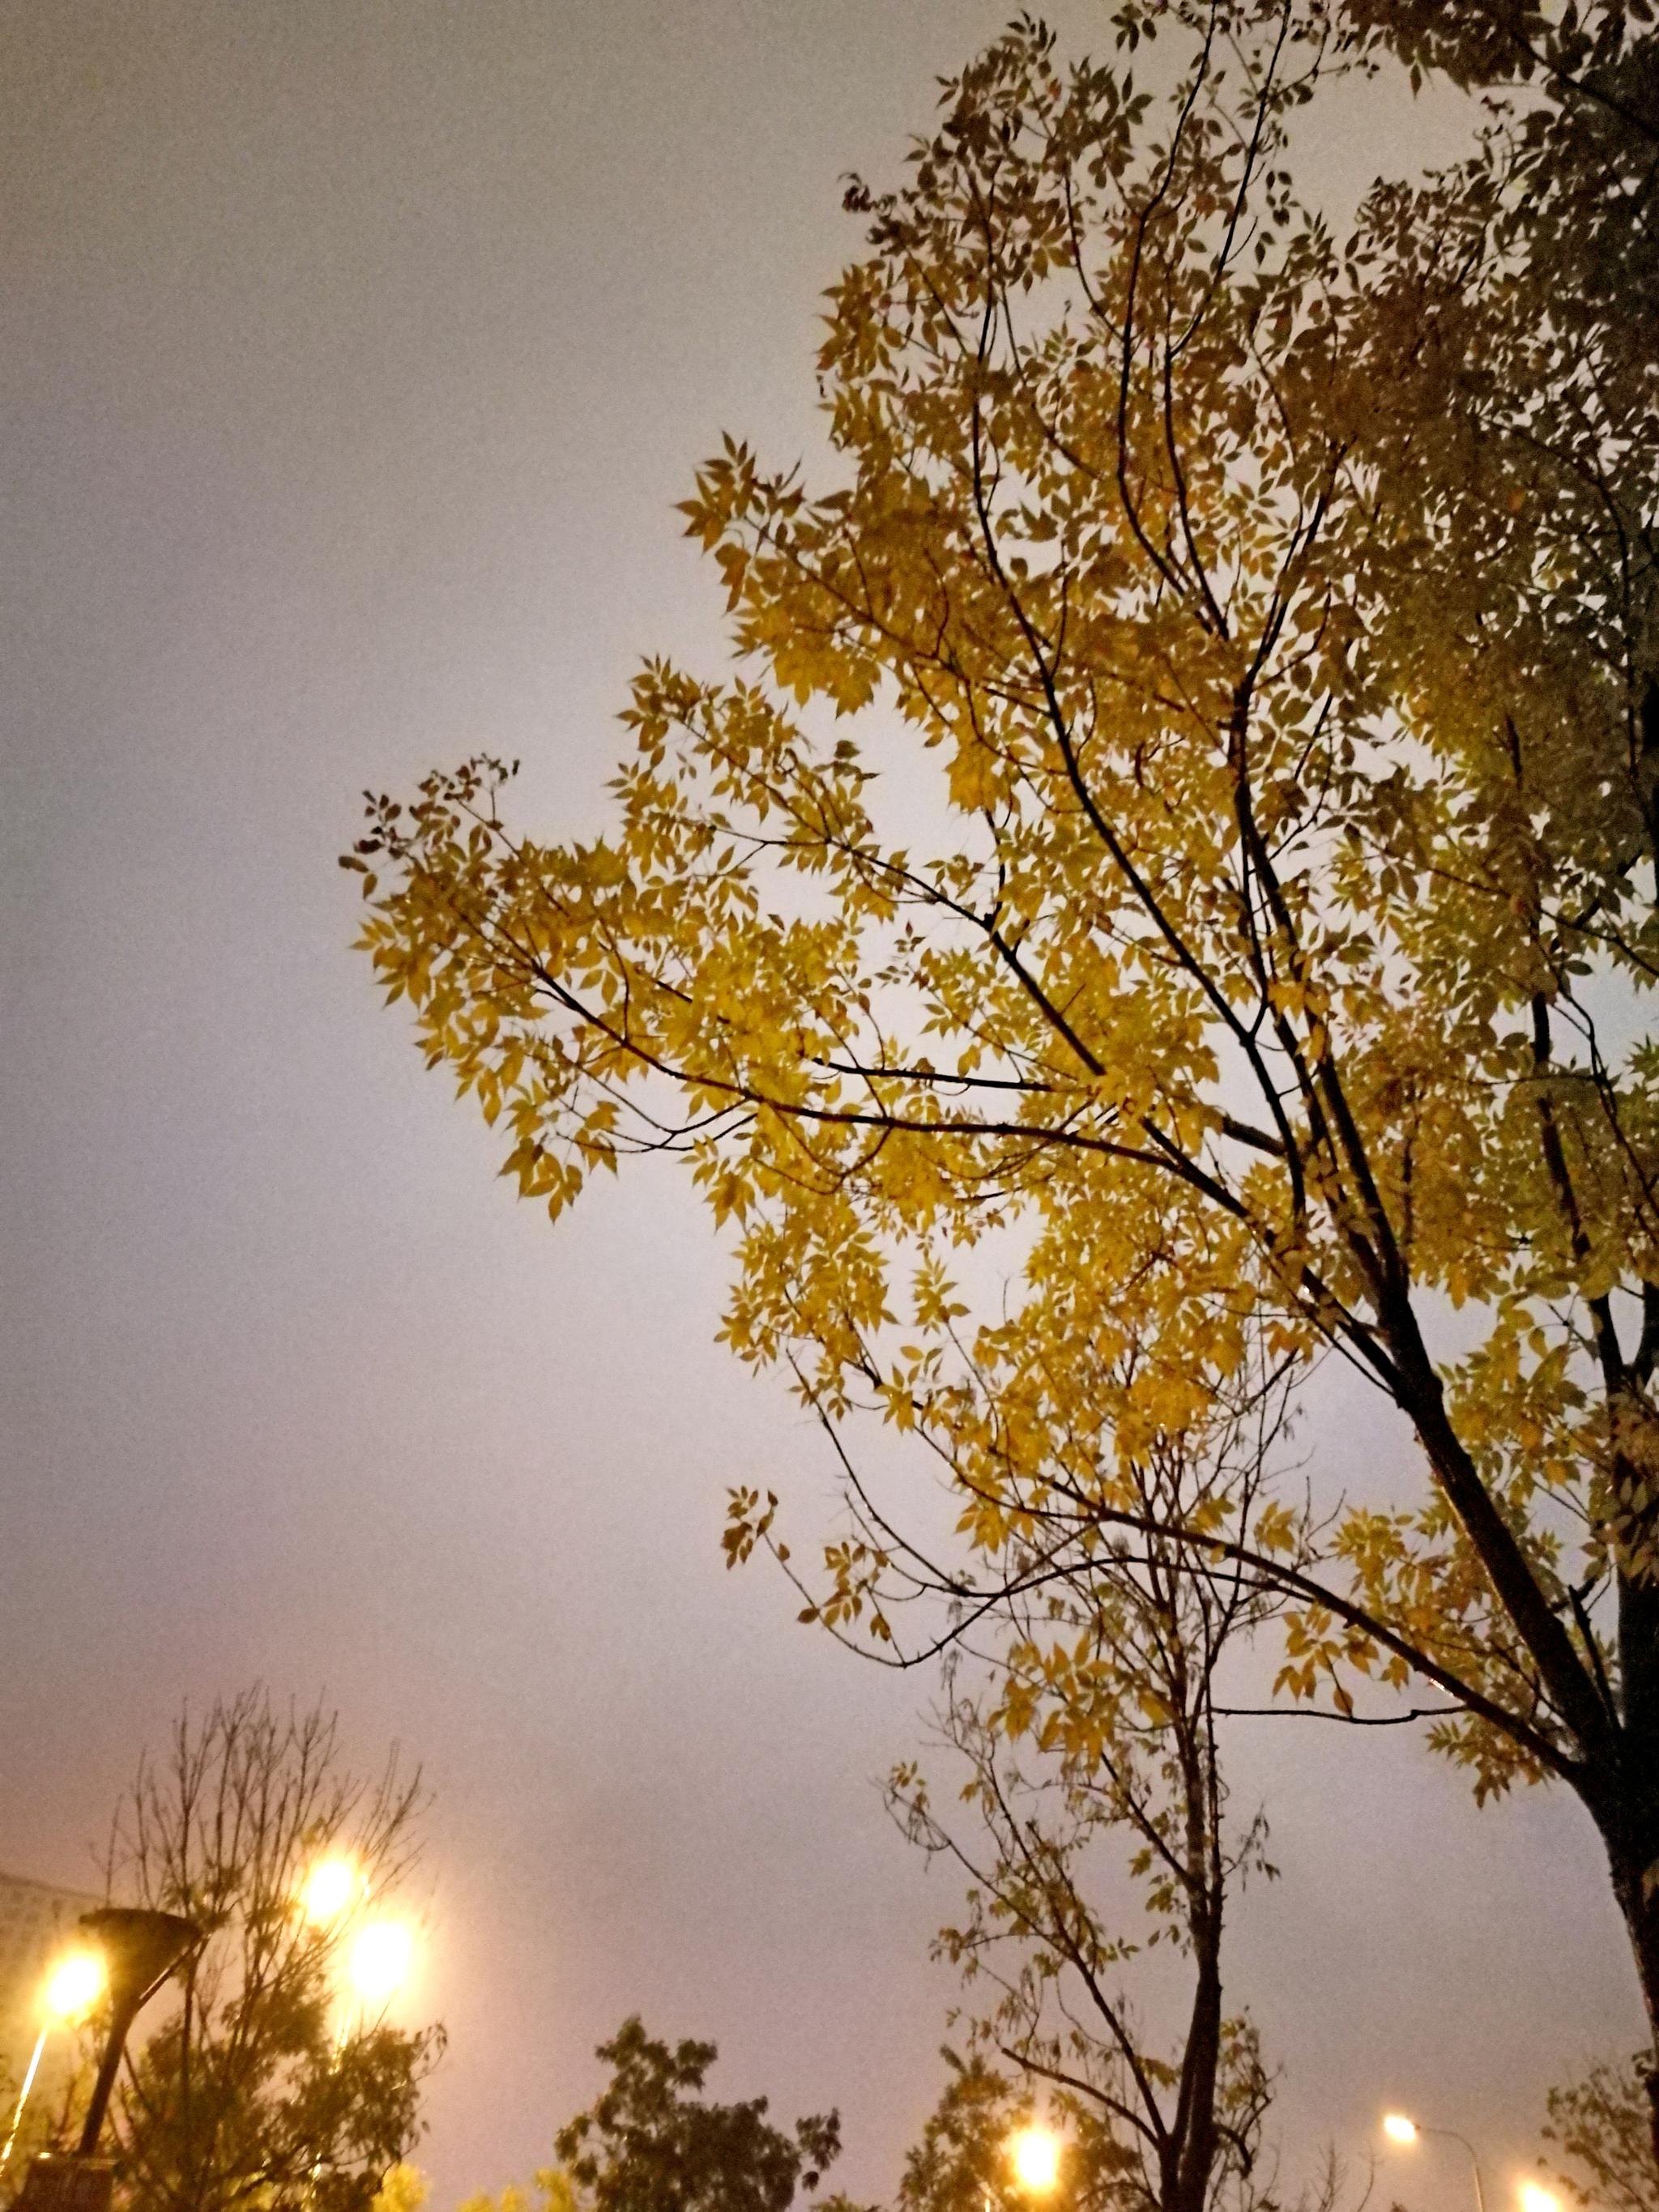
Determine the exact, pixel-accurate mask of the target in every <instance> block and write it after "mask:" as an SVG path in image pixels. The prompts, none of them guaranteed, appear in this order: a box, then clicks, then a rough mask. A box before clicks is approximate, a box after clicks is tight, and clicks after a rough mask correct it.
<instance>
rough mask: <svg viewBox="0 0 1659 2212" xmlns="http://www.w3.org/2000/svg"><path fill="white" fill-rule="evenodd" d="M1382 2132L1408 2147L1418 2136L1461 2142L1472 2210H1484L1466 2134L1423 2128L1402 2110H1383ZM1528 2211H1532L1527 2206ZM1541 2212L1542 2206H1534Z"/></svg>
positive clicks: (1476, 2165) (1477, 2166)
mask: <svg viewBox="0 0 1659 2212" xmlns="http://www.w3.org/2000/svg"><path fill="white" fill-rule="evenodd" d="M1383 2134H1384V2135H1385V2136H1387V2137H1388V2138H1389V2142H1396V2143H1399V2144H1401V2146H1402V2147H1403V2148H1408V2147H1409V2146H1410V2145H1411V2144H1413V2143H1414V2142H1416V2141H1417V2139H1418V2137H1419V2136H1443V2137H1444V2138H1445V2140H1446V2141H1447V2142H1455V2143H1461V2144H1462V2147H1463V2148H1464V2149H1465V2150H1466V2151H1467V2152H1468V2156H1469V2170H1470V2172H1472V2173H1473V2174H1474V2212H1486V2191H1485V2190H1484V2189H1483V2188H1482V2187H1481V2185H1480V2160H1479V2159H1478V2158H1477V2157H1476V2156H1475V2154H1474V2144H1473V2143H1472V2142H1470V2141H1469V2139H1468V2136H1460V2135H1459V2134H1458V2132H1457V2130H1456V2129H1455V2128H1425V2126H1423V2125H1422V2124H1421V2123H1420V2122H1419V2121H1417V2120H1413V2119H1411V2118H1407V2115H1406V2114H1405V2113H1404V2112H1385V2113H1384V2114H1383ZM1528 2212H1534V2208H1533V2207H1530V2206H1529V2207H1528ZM1536 2212H1542V2208H1541V2207H1539V2208H1536Z"/></svg>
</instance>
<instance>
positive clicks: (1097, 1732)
mask: <svg viewBox="0 0 1659 2212" xmlns="http://www.w3.org/2000/svg"><path fill="white" fill-rule="evenodd" d="M1102 1395H1106V1394H1105V1393H1104V1392H1103V1394H1102ZM1278 1408H1279V1396H1278V1393H1277V1391H1276V1389H1273V1387H1271V1383H1270V1385H1269V1387H1268V1388H1267V1389H1265V1390H1262V1389H1258V1390H1257V1391H1255V1392H1252V1393H1249V1394H1247V1395H1246V1396H1245V1398H1244V1400H1243V1403H1242V1404H1239V1405H1236V1406H1218V1407H1216V1408H1214V1409H1213V1411H1212V1416H1211V1418H1210V1419H1209V1420H1208V1421H1207V1422H1206V1423H1205V1424H1204V1425H1198V1424H1194V1427H1193V1429H1192V1430H1191V1431H1188V1433H1187V1434H1185V1435H1184V1436H1181V1437H1162V1438H1160V1439H1158V1441H1156V1442H1155V1443H1152V1445H1150V1446H1149V1447H1148V1448H1147V1449H1146V1450H1145V1451H1144V1453H1143V1454H1142V1455H1141V1456H1140V1457H1139V1459H1138V1460H1136V1461H1135V1462H1130V1463H1129V1464H1128V1465H1127V1468H1126V1469H1125V1479H1126V1480H1127V1481H1129V1482H1130V1483H1131V1484H1133V1486H1134V1487H1135V1489H1136V1492H1137V1493H1138V1497H1139V1504H1140V1506H1141V1510H1142V1511H1143V1512H1144V1514H1145V1516H1146V1518H1147V1519H1148V1520H1149V1521H1155V1522H1158V1523H1160V1524H1166V1525H1167V1524H1169V1523H1170V1522H1176V1523H1181V1524H1185V1523H1188V1522H1202V1521H1203V1520H1204V1519H1205V1518H1206V1514H1207V1512H1208V1511H1209V1510H1210V1508H1211V1506H1212V1501H1214V1500H1216V1499H1218V1498H1225V1499H1226V1500H1227V1502H1228V1506H1229V1510H1232V1511H1236V1512H1243V1513H1247V1514H1248V1512H1249V1506H1250V1500H1251V1498H1252V1497H1253V1496H1254V1494H1255V1492H1256V1491H1257V1490H1258V1489H1260V1487H1261V1484H1262V1482H1263V1480H1264V1476H1265V1471H1266V1468H1267V1458H1268V1453H1269V1449H1270V1447H1271V1445H1272V1443H1273V1439H1274V1437H1275V1435H1276V1432H1277V1419H1276V1415H1277V1411H1278ZM1082 1442H1083V1440H1082V1439H1080V1438H1079V1439H1074V1445H1075V1446H1077V1447H1079V1448H1080V1447H1081V1446H1082ZM1097 1456H1098V1453H1097V1450H1096V1451H1095V1452H1094V1453H1092V1454H1091V1457H1092V1458H1096V1459H1097ZM1090 1536H1091V1528H1090V1526H1089V1523H1088V1522H1087V1521H1086V1519H1085V1521H1084V1522H1083V1523H1082V1525H1080V1526H1074V1527H1073V1528H1071V1529H1069V1530H1066V1529H1064V1528H1063V1527H1062V1524H1061V1516H1060V1515H1059V1514H1055V1513H1051V1514H1049V1515H1048V1516H1047V1518H1046V1523H1045V1526H1044V1528H1043V1531H1042V1538H1041V1541H1040V1544H1039V1545H1038V1546H1037V1547H1021V1549H1020V1552H1019V1553H1018V1556H1016V1557H1015V1558H1014V1559H1012V1560H1011V1561H1010V1562H1009V1563H1008V1571H1007V1573H1006V1577H1005V1580H1004V1582H1003V1583H1002V1584H1001V1585H1000V1589H999V1592H998V1595H999V1599H1000V1602H999V1603H998V1604H997V1605H996V1606H995V1607H994V1608H993V1609H992V1610H990V1611H989V1612H988V1613H981V1620H982V1621H983V1620H991V1621H994V1623H995V1624H996V1626H997V1629H998V1631H999V1633H998V1634H997V1635H996V1636H995V1637H994V1638H993V1639H992V1640H991V1642H990V1644H989V1648H988V1650H987V1649H985V1648H984V1644H983V1639H982V1638H981V1635H980V1634H978V1633H972V1632H970V1633H969V1634H965V1635H964V1636H963V1638H961V1639H960V1640H958V1641H957V1643H956V1644H954V1645H953V1648H952V1652H951V1663H950V1666H949V1668H948V1671H947V1683H948V1694H947V1699H946V1702H945V1706H944V1708H943V1710H942V1711H941V1713H940V1716H939V1719H940V1723H941V1733H942V1735H943V1736H944V1738H945V1741H946V1742H947V1743H948V1745H949V1746H950V1747H951V1749H952V1750H953V1751H954V1752H955V1753H957V1757H958V1759H959V1760H960V1761H961V1762H962V1763H963V1764H965V1765H966V1768H967V1771H968V1775H969V1779H968V1781H967V1783H966V1784H965V1786H964V1787H963V1790H962V1791H961V1793H960V1794H961V1798H962V1800H963V1802H965V1803H966V1804H967V1805H968V1806H969V1808H970V1809H969V1815H968V1818H967V1821H966V1823H965V1824H964V1822H963V1820H961V1819H960V1818H958V1819H957V1820H951V1819H949V1818H947V1817H946V1816H945V1815H944V1814H942V1813H941V1812H940V1811H939V1808H938V1807H937V1805H936V1803H935V1801H934V1799H933V1795H932V1793H931V1792H930V1790H929V1788H928V1784H927V1779H926V1778H925V1777H924V1776H923V1774H922V1773H921V1771H920V1770H919V1769H918V1768H917V1767H915V1765H906V1766H904V1767H902V1768H900V1769H899V1770H898V1771H897V1772H896V1775H895V1777H894V1778H893V1783H892V1788H891V1795H892V1801H893V1802H894V1804H895V1807H896V1810H897V1811H898V1813H899V1814H900V1817H901V1819H902V1821H903V1824H904V1826H905V1828H906V1830H907V1832H908V1834H909V1835H910V1837H911V1838H912V1840H913V1841H915V1842H916V1843H917V1844H921V1846H922V1847H923V1848H924V1849H925V1850H928V1851H929V1852H931V1853H933V1854H935V1855H937V1856H939V1857H946V1858H948V1859H950V1860H951V1861H953V1862H954V1863H956V1864H957V1866H958V1867H959V1868H960V1869H962V1870H963V1872H964V1873H965V1874H966V1875H967V1876H968V1878H969V1890H968V1910H967V1913H966V1917H964V1918H963V1920H962V1921H961V1922H960V1923H957V1925H954V1926H951V1927H947V1928H946V1929H944V1930H943V1931H942V1934H941V1936H940V1939H939V1947H938V1948H939V1951H940V1953H941V1954H942V1955H944V1956H945V1957H947V1958H948V1959H950V1960H951V1961H952V1962H953V1963H954V1964H956V1965H957V1966H959V1967H960V1968H961V1969H962V1970H963V1973H964V1975H965V1976H966V1978H967V1979H968V1982H969V1987H970V1990H971V1989H973V1988H974V1987H975V1986H977V1985H978V1984H981V1981H982V1982H986V1983H988V1984H989V1985H990V1987H991V1989H992V1990H993V1991H994V1996H993V1999H992V2001H991V2002H990V2005H989V2007H988V2008H987V2010H986V2011H985V2012H984V2013H983V2014H981V2015H980V2016H979V2018H978V2019H977V2020H976V2021H975V2044H976V2045H988V2046H990V2047H992V2048H994V2050H995V2051H998V2052H999V2053H1000V2056H1001V2057H1003V2058H1004V2059H1006V2060H1008V2061H1012V2063H1015V2064H1017V2065H1018V2067H1019V2068H1020V2069H1022V2070H1023V2072H1024V2073H1025V2074H1027V2075H1038V2076H1040V2077H1042V2078H1043V2079H1045V2080H1047V2081H1048V2082H1050V2083H1052V2084H1054V2085H1055V2087H1056V2088H1057V2090H1058V2092H1059V2093H1060V2099H1061V2100H1062V2102H1063V2104H1064V2106H1065V2108H1066V2110H1067V2111H1068V2112H1070V2114H1071V2115H1072V2118H1073V2165H1074V2166H1076V2167H1079V2168H1083V2169H1086V2173H1087V2177H1088V2179H1087V2184H1086V2186H1085V2182H1084V2179H1083V2176H1082V2174H1081V2172H1074V2173H1073V2185H1074V2191H1075V2193H1077V2194H1078V2196H1079V2200H1080V2201H1082V2202H1086V2203H1093V2202H1106V2201H1109V2202H1110V2203H1113V2204H1114V2205H1115V2206H1119V2207H1122V2208H1125V2212H1127V2208H1133V2209H1134V2212H1206V2208H1207V2207H1210V2206H1212V2205H1218V2204H1229V2205H1239V2206H1245V2207H1249V2206H1253V2205H1255V2203H1257V2202H1258V2201H1259V2196H1260V2193H1259V2191H1257V2189H1256V2185H1255V2171H1256V2165H1257V2160H1258V2156H1259V2153H1260V2148H1261V2124H1262V2120H1263V2118H1264V2116H1265V2113H1266V2112H1267V2105H1268V2101H1269V2097H1270V2091H1271V2084H1270V2081H1269V2077H1268V2075H1267V2069H1266V2068H1265V2067H1264V2065H1263V2063H1262V2060H1261V2051H1260V2046H1259V2043H1258V2039H1257V2037H1256V2034H1255V2029H1254V2028H1253V2027H1252V2026H1251V2024H1250V2022H1249V2019H1248V2016H1246V2015H1244V2014H1243V2013H1242V2012H1239V2011H1237V2010H1235V2011H1233V2012H1232V2013H1231V2014H1230V2013H1229V2011H1228V2009H1227V2008H1226V2006H1225V2002H1224V1994H1223V1976H1222V1959H1223V1936H1224V1929H1225V1922H1226V1918H1227V1909H1228V1905H1229V1902H1230V1899H1231V1893H1232V1892H1233V1890H1234V1889H1235V1888H1236V1887H1237V1886H1238V1885H1239V1884H1240V1883H1242V1881H1243V1879H1244V1878H1245V1876H1246V1875H1247V1874H1248V1873H1249V1872H1250V1871H1253V1870H1254V1871H1266V1872H1268V1873H1271V1872H1272V1869H1271V1868H1269V1867H1267V1861H1266V1857H1265V1850H1264V1847H1265V1843H1266V1827H1265V1823H1264V1821H1263V1820H1262V1819H1261V1815H1260V1814H1257V1815H1256V1816H1255V1818H1254V1819H1251V1820H1246V1821H1245V1822H1243V1824H1235V1823H1234V1822H1233V1821H1232V1820H1230V1818H1229V1817H1228V1813H1227V1791H1226V1786H1225V1779H1224V1776H1223V1771H1222V1758H1221V1747H1220V1730H1221V1723H1222V1718H1223V1714H1224V1711H1225V1707H1224V1705H1223V1700H1222V1697H1221V1695H1220V1694H1219V1693H1218V1673H1219V1671H1220V1669H1221V1668H1222V1667H1223V1664H1224V1662H1225V1661H1226V1660H1227V1659H1229V1658H1230V1657H1233V1656H1236V1654H1235V1653H1234V1651H1233V1647H1234V1646H1235V1645H1236V1644H1238V1643H1239V1642H1240V1641H1241V1640H1242V1639H1243V1638H1248V1636H1249V1634H1250V1632H1252V1631H1253V1630H1254V1629H1255V1627H1256V1626H1258V1624H1259V1623H1260V1621H1261V1620H1262V1618H1263V1617H1264V1614H1265V1613H1266V1612H1267V1601H1265V1600H1264V1598H1263V1597H1262V1595H1261V1594H1260V1592H1259V1591H1258V1590H1257V1589H1255V1587H1254V1584H1253V1583H1252V1581H1251V1579H1250V1578H1249V1577H1247V1576H1245V1575H1244V1574H1243V1572H1241V1571H1240V1570H1239V1568H1238V1567H1237V1565H1235V1564H1231V1563H1227V1562H1219V1561H1208V1562H1205V1563H1203V1564H1201V1565H1200V1566H1199V1567H1198V1568H1197V1570H1196V1571H1194V1568H1193V1566H1192V1565H1191V1563H1190V1562H1189V1559H1188V1557H1187V1555H1186V1553H1185V1551H1184V1547H1182V1546H1181V1545H1180V1544H1179V1542H1178V1541H1175V1540H1172V1539H1170V1538H1168V1537H1164V1536H1158V1537H1154V1538H1153V1539H1152V1540H1151V1541H1150V1542H1149V1544H1148V1546H1147V1549H1146V1553H1145V1555H1144V1557H1139V1558H1130V1557H1124V1556H1121V1555H1120V1553H1119V1551H1118V1550H1115V1549H1114V1548H1113V1547H1101V1546H1099V1545H1098V1544H1093V1543H1091V1541H1090ZM1034 1569H1037V1570H1038V1571H1036V1572H1034V1571H1033V1570H1034ZM1022 1746H1026V1747H1029V1748H1028V1750H1027V1751H1026V1752H1025V1754H1024V1756H1022V1749H1021V1747H1022ZM964 1825H965V1826H966V1828H967V1833H966V1834H965V1835H964V1833H963V1827H964ZM1135 1902H1139V1905H1141V1907H1142V1908H1143V1909H1142V1911H1141V1912H1140V1913H1139V1914H1138V1915H1137V1914H1134V1913H1133V1911H1131V1910H1127V1909H1126V1905H1133V1903H1135ZM1161 1945H1162V1946H1165V1947H1167V1948H1170V1949H1172V1950H1174V1951H1176V1952H1177V1953H1179V1954H1180V1955H1181V1958H1182V1978H1181V1982H1180V1984H1179V1985H1178V1986H1177V1989H1176V1992H1175V1993H1174V1995H1173V1996H1169V1995H1168V1994H1166V1995H1165V1998H1164V2003H1163V2004H1162V2005H1161V2006H1158V2007H1157V2008H1155V2010H1154V2018H1155V2019H1156V2018H1157V2017H1158V2015H1164V2017H1165V2018H1166V2019H1167V2018H1169V2016H1170V2015H1171V2014H1172V2015H1173V2019H1172V2021H1171V2022H1170V2028H1168V2029H1166V2030H1165V2031H1164V2032H1162V2033H1160V2032H1159V2030H1158V2027H1155V2026H1149V2025H1148V2021H1147V2017H1146V2014H1147V2008H1146V2002H1145V1999H1146V1992H1145V1991H1142V1992H1140V1996H1141V2000H1142V2001H1141V2002H1139V2003H1137V2002H1135V1996H1136V1992H1135V1989H1134V1971H1135V1970H1134V1961H1135V1960H1137V1958H1138V1957H1139V1956H1141V1955H1142V1954H1145V1953H1148V1952H1152V1951H1155V1950H1156V1949H1158V1947H1159V1946H1161ZM1166 1978H1167V1977H1166ZM988 2079H989V2077H988V2076H981V2074H980V2073H978V2072H969V2073H967V2074H963V2075H959V2077H958V2078H957V2080H956V2081H953V2082H952V2084H951V2091H950V2093H949V2096H948V2097H947V2107H946V2112H947V2114H948V2115H951V2116H955V2117H957V2118H961V2117H963V2116H964V2115H968V2114H976V2113H981V2112H982V2111H983V2109H984V2099H983V2097H982V2096H981V2091H983V2090H984V2089H985V2088H986V2087H987V2081H988ZM943 2117H944V2116H942V2119H943ZM978 2140H979V2138H978V2137H975V2141H976V2142H977V2141H978ZM930 2170H931V2169H930ZM952 2170H953V2171H955V2170H956V2169H955V2168H953V2169H952ZM967 2170H968V2169H967V2167H966V2166H963V2167H962V2171H963V2172H966V2171H967Z"/></svg>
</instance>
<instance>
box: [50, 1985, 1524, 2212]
mask: <svg viewBox="0 0 1659 2212" xmlns="http://www.w3.org/2000/svg"><path fill="white" fill-rule="evenodd" d="M105 1980H106V1975H105V1972H104V1962H103V1960H101V1959H100V1957H99V1956H98V1954H97V1953H96V1952H95V1951H71V1952H70V1954H69V1956H68V1958H66V1959H60V1960H58V1964H57V1965H56V1966H54V1967H53V1968H52V1972H51V1973H50V1974H48V1975H47V1977H46V2010H47V2011H48V2012H49V2013H50V2014H51V2015H52V2017H53V2018H54V2019H55V2020H63V2021H71V2020H82V2019H84V2018H85V2016H86V2015H87V2014H88V2013H89V2012H90V2011H91V2010H92V2008H93V2007H94V2005H95V2004H96V2003H97V2002H98V2000H99V1998H100V1996H103V1994H104V1983H105ZM1528 2212H1530V2207H1529V2208H1528ZM1540 2212H1542V2208H1540Z"/></svg>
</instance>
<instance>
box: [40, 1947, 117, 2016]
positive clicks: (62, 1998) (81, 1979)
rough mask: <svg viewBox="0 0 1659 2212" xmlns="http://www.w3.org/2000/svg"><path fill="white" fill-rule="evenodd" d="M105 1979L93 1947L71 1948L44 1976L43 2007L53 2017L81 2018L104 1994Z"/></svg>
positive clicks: (102, 1968) (102, 1966) (102, 1964)
mask: <svg viewBox="0 0 1659 2212" xmlns="http://www.w3.org/2000/svg"><path fill="white" fill-rule="evenodd" d="M107 1979H108V1977H107V1975H106V1972H105V1971H104V1962H103V1960H101V1959H100V1957H99V1956H98V1954H97V1953H96V1952H95V1951H71V1952H70V1954H69V1956H68V1957H67V1958H66V1959H60V1960H58V1964H57V1965H56V1966H54V1967H53V1968H52V1972H51V1973H50V1974H48V1975H47V1977H46V2010H47V2011H48V2012H49V2013H50V2014H51V2015H52V2017H53V2018H54V2019H55V2020H63V2021H74V2020H84V2019H85V2017H86V2015H88V2013H89V2012H90V2011H91V2010H92V2008H93V2007H94V2005H95V2004H96V2003H97V2002H98V2000H99V1998H100V1997H101V1996H103V1994H104V1987H105V1984H106V1981H107Z"/></svg>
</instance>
